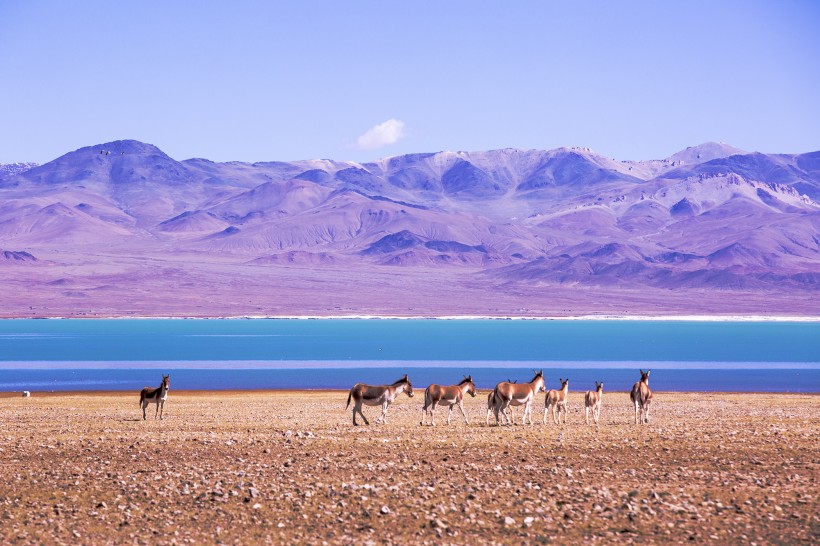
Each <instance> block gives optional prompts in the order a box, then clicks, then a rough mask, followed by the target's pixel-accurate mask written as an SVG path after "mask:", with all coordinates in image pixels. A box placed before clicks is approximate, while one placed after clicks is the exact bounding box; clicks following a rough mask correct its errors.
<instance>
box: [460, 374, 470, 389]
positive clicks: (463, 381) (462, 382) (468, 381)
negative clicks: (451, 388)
mask: <svg viewBox="0 0 820 546" xmlns="http://www.w3.org/2000/svg"><path fill="white" fill-rule="evenodd" d="M472 381H473V376H471V375H468V376H467V377H465V378H464V379H462V380H461V381H460V382H459V383H458V386H459V387H460V386H461V385H463V384H464V383H471V382H472Z"/></svg>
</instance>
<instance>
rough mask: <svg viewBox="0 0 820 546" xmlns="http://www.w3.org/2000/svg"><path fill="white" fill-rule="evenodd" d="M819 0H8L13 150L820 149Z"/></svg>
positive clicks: (359, 155) (2, 6) (236, 154)
mask: <svg viewBox="0 0 820 546" xmlns="http://www.w3.org/2000/svg"><path fill="white" fill-rule="evenodd" d="M818 28H820V2H814V1H802V2H801V1H794V0H785V1H777V2H775V1H771V2H760V1H753V0H752V1H728V0H727V1H709V2H701V1H687V2H615V1H609V2H595V1H593V2H580V1H579V2H569V1H566V2H563V1H562V2H558V1H555V2H550V1H538V2H536V1H532V2H530V1H517V2H497V1H492V2H491V1H483V2H482V1H451V2H445V1H441V0H439V1H412V2H393V1H374V2H360V1H350V2H344V1H326V2H318V1H310V0H306V1H301V2H242V1H237V2H203V1H197V2H184V1H173V2H166V1H139V2H100V1H97V2H84V1H75V2H62V1H54V2H47V1H43V2H34V1H32V2H24V1H17V2H14V1H9V0H0V78H2V79H0V163H11V162H16V161H35V162H38V163H44V162H46V161H49V160H51V159H54V158H55V157H57V156H59V155H62V154H63V153H65V152H68V151H71V150H74V149H76V148H79V147H82V146H86V145H93V144H97V143H102V142H107V141H110V140H117V139H123V138H134V139H138V140H142V141H144V142H150V143H152V144H156V145H157V146H159V147H160V148H162V149H163V150H164V151H165V152H166V153H168V154H169V155H170V156H172V157H174V158H176V159H187V158H190V157H206V158H209V159H213V160H216V161H230V160H239V161H267V160H293V159H307V158H333V159H351V160H356V161H366V160H370V159H375V158H379V157H385V156H393V155H398V154H404V153H411V152H434V151H439V150H485V149H495V148H506V147H514V148H541V149H550V148H555V147H559V146H588V147H591V148H593V149H594V150H596V151H598V152H599V153H602V154H604V155H606V156H610V157H615V158H617V159H653V158H662V157H667V156H669V155H671V154H672V153H674V152H676V151H678V150H680V149H683V148H685V147H686V146H690V145H695V144H699V143H701V142H705V141H710V140H714V141H723V142H727V143H730V144H732V145H734V146H737V147H739V148H742V149H746V150H756V151H763V152H783V153H792V152H807V151H814V150H820V98H819V97H820V53H818V52H820V32H817V30H816V29H818Z"/></svg>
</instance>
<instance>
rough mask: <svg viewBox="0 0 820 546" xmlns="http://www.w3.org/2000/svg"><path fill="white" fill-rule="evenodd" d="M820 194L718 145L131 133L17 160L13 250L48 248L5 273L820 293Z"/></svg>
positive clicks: (796, 174)
mask: <svg viewBox="0 0 820 546" xmlns="http://www.w3.org/2000/svg"><path fill="white" fill-rule="evenodd" d="M818 201H820V152H813V153H808V154H800V155H783V154H778V155H774V154H761V153H746V152H743V151H740V150H737V149H735V148H732V147H731V146H727V145H724V144H716V143H707V144H703V145H700V146H695V147H692V148H688V149H686V150H683V151H681V152H679V153H677V154H674V155H672V156H671V157H669V158H667V159H663V160H654V161H617V160H614V159H611V158H606V157H603V156H601V155H598V154H596V153H594V152H593V151H591V150H589V149H584V148H559V149H556V150H549V151H542V150H516V149H506V150H493V151H487V152H439V153H428V154H413V155H405V156H399V157H392V158H386V159H382V160H379V161H376V162H373V163H366V164H358V163H352V162H343V161H332V160H307V161H296V162H260V163H239V162H231V163H214V162H211V161H208V160H206V159H188V160H184V161H177V160H175V159H172V158H170V157H169V156H168V155H166V154H165V153H163V152H162V151H161V150H159V149H158V148H156V147H155V146H152V145H150V144H144V143H141V142H136V141H117V142H110V143H106V144H100V145H97V146H90V147H87V148H82V149H79V150H76V151H74V152H70V153H68V154H66V155H64V156H62V157H59V158H57V159H55V160H54V161H51V162H49V163H47V164H45V165H41V166H29V167H27V168H25V169H0V248H2V249H4V250H5V251H6V252H25V253H27V255H30V256H31V257H32V259H26V260H13V261H12V260H6V261H5V262H3V264H4V265H3V266H4V267H11V265H9V264H14V267H18V268H19V267H28V268H29V269H32V268H36V267H38V266H37V265H36V264H38V263H40V262H43V261H44V260H43V258H45V259H46V260H45V261H46V262H47V263H49V264H51V265H50V266H49V267H55V266H60V264H62V265H65V266H68V265H72V264H75V265H76V264H77V263H80V262H82V263H86V264H87V263H89V262H95V261H96V262H98V263H99V264H100V267H104V265H105V264H106V263H110V262H111V261H112V260H113V259H114V258H115V257H117V258H118V259H119V258H124V257H128V258H129V259H134V260H162V259H170V258H171V257H175V259H177V260H178V261H181V262H183V263H184V262H185V261H186V260H189V261H193V262H196V263H205V264H207V263H210V262H219V263H230V264H233V265H236V266H248V267H252V268H256V269H254V271H255V270H257V269H258V268H260V267H261V268H281V267H305V268H312V269H321V268H325V267H331V268H345V269H347V270H351V271H356V270H361V271H366V272H372V271H376V270H379V268H384V270H385V271H390V274H391V275H397V274H398V275H408V276H413V275H423V274H424V271H428V270H430V269H431V268H433V269H436V270H440V269H453V270H455V271H460V272H461V273H459V275H461V274H462V273H463V275H468V276H469V278H470V282H471V283H479V284H481V283H486V285H487V286H496V287H497V286H506V287H511V286H529V287H537V286H558V285H563V286H587V287H609V288H614V289H629V290H632V289H641V288H642V287H651V288H653V289H658V290H666V289H706V290H716V289H717V290H725V289H730V290H754V291H761V290H762V291H782V290H784V289H793V290H800V291H803V290H808V291H811V292H813V291H815V290H817V288H818V287H820V205H818ZM32 264H35V265H32ZM55 264H56V265H55ZM373 268H376V269H375V270H374V269H373ZM351 290H354V291H355V290H357V287H355V286H353V287H351Z"/></svg>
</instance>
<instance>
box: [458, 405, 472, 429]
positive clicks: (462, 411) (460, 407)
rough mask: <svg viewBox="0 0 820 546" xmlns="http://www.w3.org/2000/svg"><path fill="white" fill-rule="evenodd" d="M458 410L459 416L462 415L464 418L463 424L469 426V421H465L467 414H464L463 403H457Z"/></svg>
mask: <svg viewBox="0 0 820 546" xmlns="http://www.w3.org/2000/svg"><path fill="white" fill-rule="evenodd" d="M458 409H460V410H461V415H463V416H464V422H465V423H467V424H468V425H469V424H470V420H469V419H467V414H466V413H464V403H463V402H459V403H458Z"/></svg>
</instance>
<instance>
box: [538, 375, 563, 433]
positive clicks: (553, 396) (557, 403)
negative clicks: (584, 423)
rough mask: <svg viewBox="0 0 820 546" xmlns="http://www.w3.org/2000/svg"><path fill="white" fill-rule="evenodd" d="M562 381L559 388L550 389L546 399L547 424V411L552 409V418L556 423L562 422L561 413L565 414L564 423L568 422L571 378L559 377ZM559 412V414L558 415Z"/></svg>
mask: <svg viewBox="0 0 820 546" xmlns="http://www.w3.org/2000/svg"><path fill="white" fill-rule="evenodd" d="M558 381H560V382H561V388H560V389H559V390H555V389H550V391H549V392H548V393H547V397H546V398H545V399H544V424H545V425H546V424H547V412H548V411H550V410H552V420H553V422H554V423H555V424H556V425H560V424H561V414H562V413H563V414H564V424H565V425H566V424H567V395H568V394H569V379H560V378H559V379H558ZM556 414H557V416H556Z"/></svg>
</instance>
